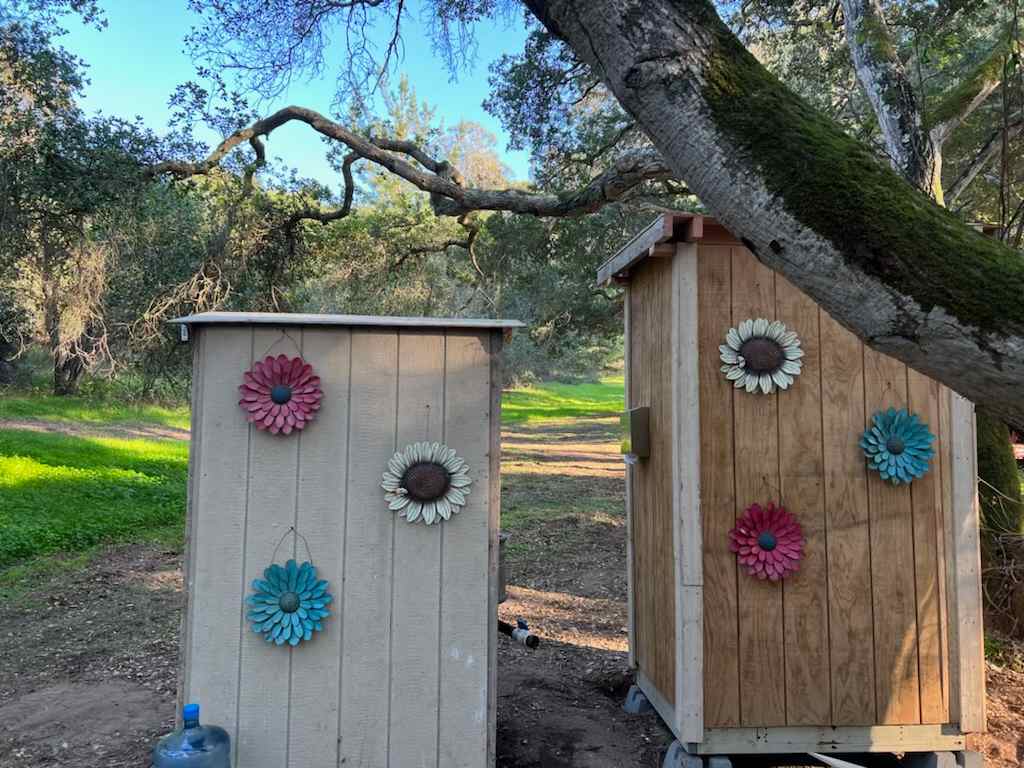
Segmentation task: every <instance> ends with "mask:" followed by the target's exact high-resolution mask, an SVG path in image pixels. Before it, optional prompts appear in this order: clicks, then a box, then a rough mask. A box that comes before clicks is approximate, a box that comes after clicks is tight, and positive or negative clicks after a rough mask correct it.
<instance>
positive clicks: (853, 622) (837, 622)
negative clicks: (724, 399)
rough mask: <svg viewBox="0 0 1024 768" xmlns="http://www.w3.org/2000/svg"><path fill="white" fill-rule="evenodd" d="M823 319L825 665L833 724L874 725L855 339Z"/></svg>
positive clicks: (860, 383)
mask: <svg viewBox="0 0 1024 768" xmlns="http://www.w3.org/2000/svg"><path fill="white" fill-rule="evenodd" d="M819 316H820V319H821V388H822V400H823V407H822V411H821V416H822V435H823V439H824V444H825V514H826V518H827V526H828V553H827V558H828V590H829V593H828V600H829V606H830V609H831V610H830V613H829V666H830V670H831V683H832V685H831V687H832V717H833V724H834V725H873V724H874V723H875V722H877V721H876V716H875V638H874V607H873V605H872V602H871V528H870V521H869V519H868V470H867V466H866V464H865V461H864V454H863V452H862V451H861V448H860V446H859V445H858V443H859V440H860V437H859V435H860V433H861V432H862V431H863V430H864V423H865V414H864V365H863V355H862V352H861V343H860V341H859V340H858V339H857V338H856V337H855V336H854V335H853V334H852V333H850V332H849V331H847V330H846V329H845V328H843V327H842V326H841V325H839V323H837V322H836V321H835V320H833V319H832V318H831V317H830V316H829V315H828V314H826V313H824V312H820V313H819Z"/></svg>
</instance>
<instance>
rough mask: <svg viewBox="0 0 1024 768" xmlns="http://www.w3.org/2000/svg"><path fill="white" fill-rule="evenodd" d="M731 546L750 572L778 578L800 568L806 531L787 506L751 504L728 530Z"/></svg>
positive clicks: (770, 503) (782, 577)
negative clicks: (734, 525) (788, 510)
mask: <svg viewBox="0 0 1024 768" xmlns="http://www.w3.org/2000/svg"><path fill="white" fill-rule="evenodd" d="M729 549H730V550H732V551H733V552H735V553H736V557H737V558H738V559H739V561H740V563H741V564H742V565H744V566H746V568H747V572H748V573H749V574H750V575H751V576H757V578H759V579H771V580H772V581H778V580H779V579H784V578H786V576H788V575H789V574H790V573H792V572H793V571H796V570H797V569H799V567H800V559H801V558H802V557H803V555H804V532H803V530H802V529H801V528H800V523H798V522H797V521H796V518H795V517H793V516H792V515H791V514H789V512H787V511H786V508H785V507H782V506H779V507H776V506H775V504H773V503H772V502H768V506H767V507H762V506H761V505H760V504H751V505H750V506H749V507H747V511H746V512H745V513H744V515H743V517H741V518H740V519H739V520H737V521H736V527H735V528H733V529H732V530H731V531H729Z"/></svg>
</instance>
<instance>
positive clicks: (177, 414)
mask: <svg viewBox="0 0 1024 768" xmlns="http://www.w3.org/2000/svg"><path fill="white" fill-rule="evenodd" d="M4 419H37V420H41V421H65V422H79V423H84V424H119V423H121V424H123V423H131V422H142V423H146V424H159V425H161V426H165V427H177V428H178V429H188V426H189V407H188V405H178V406H173V407H169V408H168V407H164V406H161V405H150V404H146V403H124V402H117V401H116V400H111V401H98V400H89V399H87V398H82V397H55V396H53V395H32V394H11V393H4V394H0V421H2V420H4Z"/></svg>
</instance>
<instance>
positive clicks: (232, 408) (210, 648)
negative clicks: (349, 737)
mask: <svg viewBox="0 0 1024 768" xmlns="http://www.w3.org/2000/svg"><path fill="white" fill-rule="evenodd" d="M200 336H201V338H202V341H201V344H202V352H203V354H202V373H201V376H202V392H201V397H200V400H199V401H198V402H197V404H196V405H195V406H194V409H193V421H194V423H196V424H198V425H199V435H200V436H201V438H202V441H203V442H202V444H201V445H199V446H196V447H195V450H196V454H197V462H196V465H197V466H196V477H194V478H193V490H194V493H195V499H194V502H193V504H192V512H193V516H192V520H191V522H190V524H189V528H190V530H191V533H192V537H193V541H192V544H191V550H190V553H191V555H192V556H191V557H190V562H189V570H190V572H191V573H190V578H189V582H188V584H187V585H186V587H187V588H188V590H189V604H190V606H191V609H190V613H191V616H190V620H189V628H188V629H189V633H190V635H189V637H188V638H186V639H185V643H186V645H187V647H188V651H187V654H186V656H187V659H188V665H189V668H188V669H187V670H186V688H185V691H184V694H185V699H186V700H187V701H197V702H199V703H200V704H201V705H202V708H203V717H204V718H205V719H206V720H207V721H209V722H211V723H218V724H220V725H221V726H222V727H223V728H224V729H225V730H227V732H228V733H229V734H230V735H231V738H232V740H233V741H234V742H235V743H237V741H238V671H239V643H240V635H241V631H242V626H243V625H242V622H243V620H244V616H243V613H242V610H243V609H242V603H241V599H240V592H241V591H242V590H243V588H244V585H243V583H242V579H243V567H244V563H243V555H244V543H243V542H244V537H245V513H246V499H247V493H246V483H245V480H244V478H245V477H246V473H247V467H248V462H249V432H250V428H249V425H248V423H247V422H246V420H245V418H244V416H243V415H241V412H240V409H239V407H238V398H239V396H238V385H239V382H240V381H241V372H242V371H244V370H246V369H248V368H249V365H250V364H251V362H252V354H253V353H252V346H253V337H252V330H251V329H248V328H230V329H225V330H222V331H220V330H218V331H216V332H214V331H210V330H209V329H203V330H202V331H200ZM226 477H229V478H235V479H236V481H235V482H231V483H225V482H223V479H224V478H226ZM238 478H241V479H242V481H241V482H238V481H237V479H238Z"/></svg>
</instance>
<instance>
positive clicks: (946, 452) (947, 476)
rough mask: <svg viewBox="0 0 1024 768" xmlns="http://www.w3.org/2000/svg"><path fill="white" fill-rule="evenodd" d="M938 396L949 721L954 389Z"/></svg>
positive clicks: (954, 651) (955, 696)
mask: <svg viewBox="0 0 1024 768" xmlns="http://www.w3.org/2000/svg"><path fill="white" fill-rule="evenodd" d="M941 393H942V396H941V397H940V398H939V435H940V441H941V442H940V445H939V455H938V459H939V471H940V472H941V474H942V516H943V526H942V529H941V530H940V531H939V536H940V541H941V546H942V550H943V558H942V563H943V567H942V568H941V569H940V578H941V579H942V581H943V595H944V596H945V600H944V605H945V608H946V611H945V621H946V632H945V635H944V636H945V639H946V648H947V650H946V655H947V656H948V657H949V663H948V666H947V670H946V672H947V674H946V681H947V684H946V688H947V693H946V700H947V701H946V705H947V707H948V710H949V721H950V722H951V723H959V722H960V664H959V661H958V659H959V656H960V651H959V648H960V646H959V637H958V632H957V629H958V627H959V624H958V621H957V606H956V559H955V558H954V557H953V553H954V552H955V551H956V540H955V535H954V525H955V521H956V519H957V514H956V508H955V506H954V504H953V433H952V430H953V426H952V403H953V391H952V390H950V389H947V388H945V387H943V388H942V390H941Z"/></svg>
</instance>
